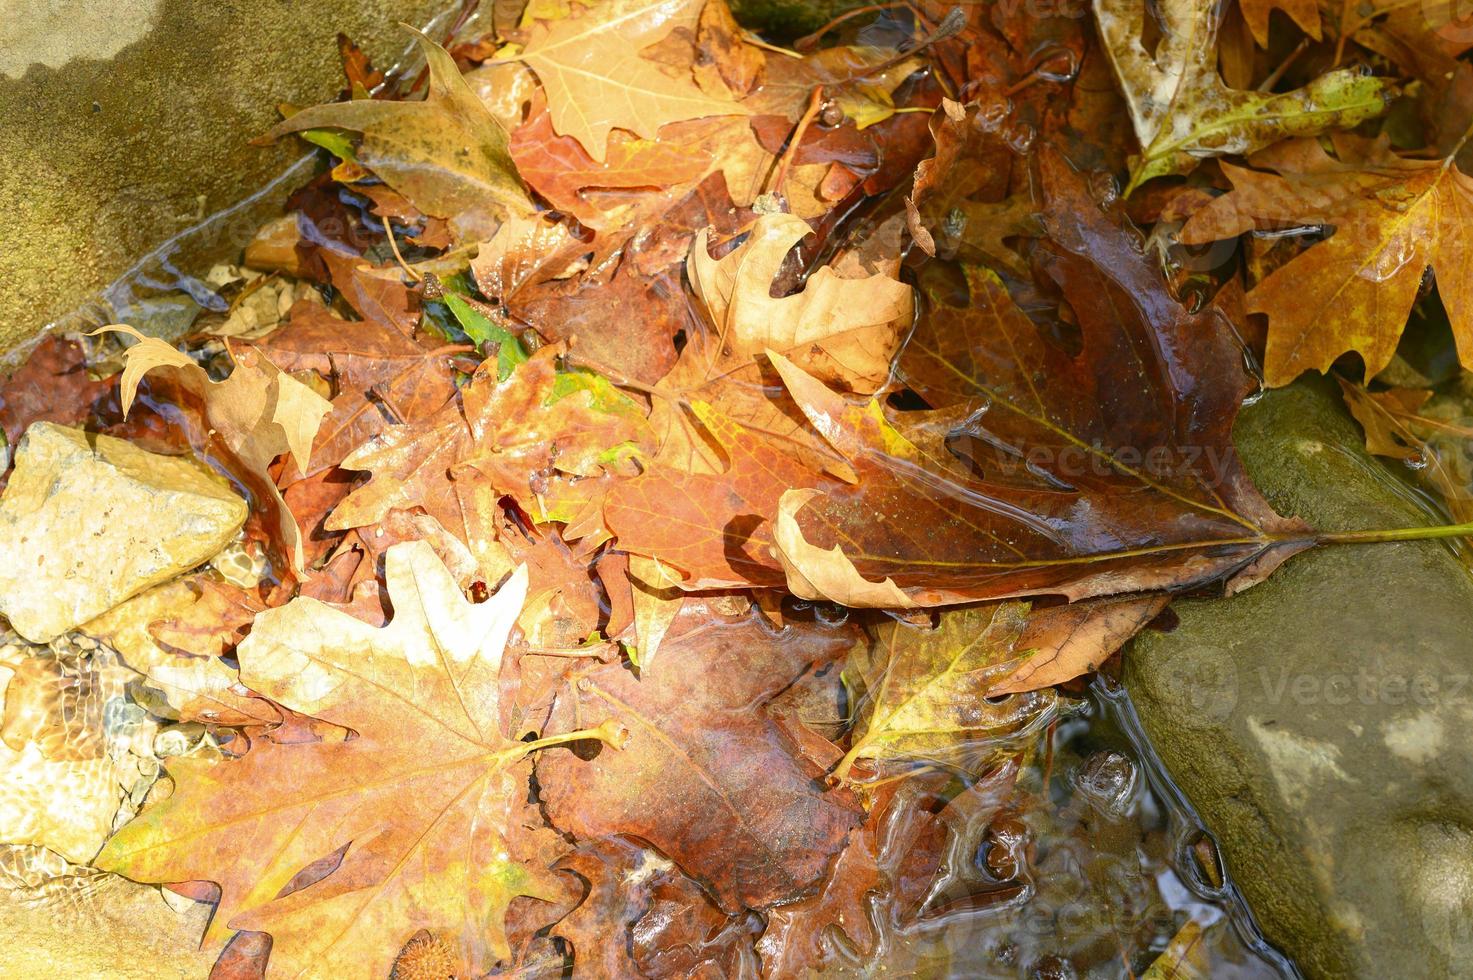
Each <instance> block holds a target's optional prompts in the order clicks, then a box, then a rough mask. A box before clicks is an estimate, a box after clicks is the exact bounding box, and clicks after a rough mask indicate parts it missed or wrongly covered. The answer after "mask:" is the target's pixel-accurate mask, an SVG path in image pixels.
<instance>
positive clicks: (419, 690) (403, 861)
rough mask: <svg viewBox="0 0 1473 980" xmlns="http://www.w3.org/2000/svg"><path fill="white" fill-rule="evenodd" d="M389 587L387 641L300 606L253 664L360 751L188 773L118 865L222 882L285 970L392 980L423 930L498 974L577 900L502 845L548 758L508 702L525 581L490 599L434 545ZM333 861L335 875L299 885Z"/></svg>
mask: <svg viewBox="0 0 1473 980" xmlns="http://www.w3.org/2000/svg"><path fill="white" fill-rule="evenodd" d="M386 575H387V579H388V582H389V594H390V596H391V598H392V600H393V602H394V607H395V615H394V619H393V620H392V621H391V622H390V624H389V625H388V626H386V627H384V628H383V629H375V628H373V627H371V626H368V625H366V624H364V623H362V622H360V621H358V620H357V619H354V618H353V617H351V616H348V615H346V614H344V613H341V612H337V611H335V610H333V609H330V608H329V607H327V606H325V605H323V604H322V603H320V602H317V601H316V600H313V599H297V600H295V601H293V602H292V603H290V604H289V605H287V606H283V607H281V608H279V609H274V610H268V611H267V612H264V613H262V614H261V615H260V616H259V617H257V620H256V624H255V627H254V629H253V630H252V632H251V635H250V637H248V638H247V639H246V641H245V642H244V643H242V644H241V647H240V651H239V659H240V664H241V674H242V678H243V680H244V681H245V683H246V684H248V685H249V686H250V687H251V688H252V689H253V690H257V691H259V692H260V693H262V694H265V695H267V696H268V697H271V698H272V699H273V700H276V701H279V702H281V703H282V704H284V705H287V706H288V707H290V708H292V709H294V710H298V711H303V712H307V713H310V714H312V715H314V716H316V717H318V718H321V719H323V720H325V721H328V722H331V723H333V724H340V725H343V726H345V727H348V728H351V729H352V730H353V732H354V733H355V737H354V738H351V739H348V740H346V741H341V742H308V743H300V744H291V745H281V744H276V743H273V742H270V741H258V742H257V743H256V744H255V745H253V746H252V748H251V750H250V751H249V752H247V753H246V755H245V756H243V757H242V758H240V759H233V760H227V761H224V762H220V763H212V762H208V761H205V760H201V759H176V760H173V761H172V762H171V763H170V767H169V774H170V776H171V777H172V778H173V780H174V782H175V791H174V793H173V795H171V796H170V797H169V798H168V799H165V800H162V801H160V802H158V803H156V804H154V805H153V806H151V807H149V808H148V809H147V810H146V811H145V812H144V813H143V814H142V815H141V816H140V817H139V818H138V819H137V820H135V821H133V822H132V823H130V824H129V825H128V826H127V827H125V828H124V829H123V830H122V831H121V832H120V833H118V834H117V835H115V836H114V837H113V839H112V840H111V841H110V842H109V843H108V845H107V848H106V849H105V850H104V852H103V853H102V854H101V855H100V856H99V858H98V864H99V866H101V867H105V868H108V869H110V870H114V871H118V872H120V873H123V874H125V875H127V876H129V877H132V878H135V879H138V880H144V881H183V880H194V879H204V880H213V881H215V882H217V883H218V884H219V886H220V889H221V898H220V905H219V909H218V910H217V912H216V916H215V924H214V925H213V926H212V930H211V935H212V937H213V938H214V939H215V940H218V939H220V938H221V933H222V932H224V931H225V930H226V929H227V928H238V929H246V930H250V931H257V932H266V933H269V934H270V935H271V936H272V939H273V942H272V951H271V965H272V969H273V971H277V970H280V971H283V972H285V973H288V974H292V975H297V974H301V973H303V972H310V973H315V972H319V971H323V970H327V971H330V972H333V973H337V974H341V975H350V974H352V975H356V974H359V973H363V974H372V975H376V976H386V975H387V974H388V972H389V969H390V967H391V966H392V965H393V962H394V959H395V957H396V956H397V955H398V953H399V950H400V947H401V946H402V945H403V944H404V942H405V941H407V940H408V939H409V938H410V936H411V935H413V933H414V932H415V930H417V929H431V930H436V931H443V933H444V934H445V935H447V936H451V937H455V939H454V941H455V942H456V943H457V944H458V946H459V951H460V953H461V955H462V956H464V957H465V959H466V962H467V963H469V964H471V965H472V966H473V967H474V968H476V969H477V970H482V971H484V970H485V969H488V968H489V967H490V966H492V965H493V964H494V963H495V962H496V961H497V960H500V959H503V958H505V957H507V956H508V955H509V952H510V951H509V949H508V947H507V943H506V939H505V934H504V931H503V929H504V927H503V924H502V923H503V919H504V917H505V915H506V910H507V906H508V905H509V903H510V902H511V900H512V899H513V898H514V897H516V896H518V895H529V896H533V897H551V896H554V895H556V894H558V893H559V892H560V886H559V885H558V884H557V883H556V882H555V881H554V876H553V874H552V872H551V871H550V870H548V869H547V868H545V867H535V866H532V867H529V866H526V865H523V864H521V863H519V862H517V861H515V860H513V859H511V858H509V857H508V855H506V854H505V847H506V845H505V843H504V840H503V836H502V835H503V832H504V831H503V829H502V828H503V827H504V824H505V822H506V820H507V819H508V814H509V811H510V807H511V798H512V796H513V794H514V793H516V792H517V785H516V783H517V781H516V779H514V778H513V777H512V774H511V767H512V766H513V765H514V764H515V763H516V762H517V761H518V760H520V759H522V758H524V757H526V755H527V754H528V753H529V752H532V751H534V750H535V749H537V748H538V747H539V744H538V743H534V742H517V741H513V740H511V739H510V738H508V737H507V736H505V735H503V734H502V729H501V718H500V709H499V696H498V694H497V685H498V676H499V674H500V670H501V654H502V649H503V647H504V646H505V644H506V639H507V636H508V634H509V632H510V631H511V629H512V626H513V623H514V621H515V619H516V615H517V613H518V612H519V611H520V608H521V604H522V600H523V597H524V595H525V589H526V579H525V576H524V575H518V576H514V577H513V578H512V580H511V581H510V582H508V583H507V584H506V585H504V586H503V587H502V588H501V590H500V591H498V592H497V594H496V596H495V597H494V598H493V599H492V600H491V601H489V602H486V603H483V604H480V605H472V604H471V603H468V602H467V601H466V600H465V599H464V598H463V597H462V595H461V593H460V590H459V589H458V588H456V586H455V583H454V582H453V581H452V580H451V578H450V575H449V573H448V572H447V571H446V570H445V568H444V566H443V565H442V564H441V563H440V561H439V559H437V558H436V557H435V555H434V552H433V551H432V550H431V549H430V547H429V546H428V545H427V544H423V543H413V544H405V545H400V546H398V547H397V548H395V549H391V551H390V553H389V555H388V559H387V571H386ZM609 731H611V729H605V730H604V731H603V732H600V733H599V734H601V735H602V734H607V733H608V732H609ZM568 737H569V738H578V737H586V735H585V734H584V733H569V735H568ZM556 741H557V740H556V739H555V740H553V741H552V742H549V743H547V744H555V743H556ZM324 859H327V860H328V862H329V864H328V866H327V871H326V874H318V875H316V876H315V878H314V879H313V880H312V881H311V883H309V884H306V885H305V886H304V887H300V888H298V889H295V890H293V889H291V888H289V887H288V886H289V884H290V883H291V882H293V880H294V879H295V878H296V876H297V875H298V874H299V873H301V872H302V871H303V870H304V869H306V868H308V867H309V866H311V865H313V863H314V862H319V861H323V860H324Z"/></svg>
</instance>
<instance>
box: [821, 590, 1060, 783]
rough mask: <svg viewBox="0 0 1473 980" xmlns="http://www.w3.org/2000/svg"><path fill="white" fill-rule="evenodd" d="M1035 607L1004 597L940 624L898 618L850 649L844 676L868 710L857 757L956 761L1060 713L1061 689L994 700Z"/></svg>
mask: <svg viewBox="0 0 1473 980" xmlns="http://www.w3.org/2000/svg"><path fill="white" fill-rule="evenodd" d="M1028 614H1029V604H1028V603H1026V602H999V603H992V604H989V605H985V606H972V607H969V608H964V609H957V610H950V611H947V612H943V613H941V614H940V622H939V623H938V625H937V626H936V628H935V629H924V628H921V627H918V626H912V625H910V624H908V623H903V622H898V621H891V622H887V623H885V624H884V625H883V626H880V627H878V628H877V629H876V630H875V631H874V635H873V636H872V637H870V638H867V639H865V640H861V641H860V643H859V644H858V645H856V646H855V648H854V649H853V650H852V651H851V652H850V655H849V663H848V664H847V665H846V667H845V669H844V674H843V679H844V685H845V688H846V690H847V691H848V692H849V694H850V697H851V699H852V701H851V703H854V704H857V705H858V706H859V709H858V713H857V715H856V717H855V719H854V727H853V729H852V731H851V733H850V747H849V752H848V753H847V754H846V755H845V756H844V758H843V760H842V761H840V763H839V765H838V766H837V767H836V768H835V769H834V772H833V775H832V777H831V778H832V779H834V780H835V781H839V780H844V779H847V778H849V772H850V770H851V768H852V767H853V765H854V763H855V762H858V761H859V760H861V759H866V760H870V761H873V762H879V763H884V762H893V761H920V760H928V761H937V762H948V761H954V760H955V759H956V757H957V756H958V754H959V753H960V752H961V751H962V750H964V749H966V748H967V745H968V743H974V744H975V743H976V742H977V741H978V740H980V739H987V740H988V741H995V740H1005V739H1008V738H1011V737H1013V736H1017V735H1019V734H1021V733H1023V732H1028V731H1032V730H1033V729H1034V728H1036V727H1037V725H1038V724H1039V723H1041V722H1042V721H1045V720H1047V719H1048V718H1050V717H1052V715H1053V709H1054V706H1055V704H1056V703H1057V695H1056V694H1055V693H1054V692H1053V691H1052V690H1046V691H1031V692H1028V693H1026V694H1015V695H1009V696H1007V697H1005V698H1002V699H1000V700H997V701H995V702H994V701H988V700H986V698H985V697H984V695H985V694H986V692H987V690H988V689H989V688H990V687H992V685H993V684H995V683H996V682H998V681H1000V680H1002V679H1003V678H1004V677H1006V676H1007V675H1008V673H1009V672H1010V671H1011V670H1012V669H1013V668H1014V667H1016V666H1017V661H1018V658H1019V657H1021V656H1024V655H1026V653H1027V651H1025V650H1020V649H1018V646H1019V640H1020V639H1021V638H1022V636H1023V629H1024V627H1025V626H1026V625H1027V623H1028Z"/></svg>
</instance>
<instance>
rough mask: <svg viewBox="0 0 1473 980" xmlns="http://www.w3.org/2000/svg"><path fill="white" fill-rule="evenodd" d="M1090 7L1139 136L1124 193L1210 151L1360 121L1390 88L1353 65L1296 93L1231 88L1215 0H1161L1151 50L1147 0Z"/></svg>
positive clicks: (1187, 166) (1383, 103)
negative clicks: (1145, 35) (1221, 71)
mask: <svg viewBox="0 0 1473 980" xmlns="http://www.w3.org/2000/svg"><path fill="white" fill-rule="evenodd" d="M1094 9H1095V17H1096V19H1097V20H1098V21H1099V26H1100V36H1101V37H1102V38H1103V39H1104V42H1105V50H1106V52H1107V53H1108V54H1109V57H1110V64H1111V65H1112V66H1113V67H1114V69H1115V77H1116V78H1117V79H1118V80H1119V82H1120V89H1121V91H1122V92H1123V93H1124V95H1125V101H1126V104H1127V105H1128V106H1129V108H1130V117H1131V121H1132V122H1133V123H1134V124H1135V134H1136V137H1137V138H1138V139H1139V140H1140V144H1141V154H1140V156H1139V157H1138V158H1136V159H1135V160H1134V162H1133V165H1132V167H1131V176H1130V187H1129V188H1128V189H1127V191H1126V193H1129V192H1130V191H1131V190H1134V189H1135V188H1136V187H1139V186H1140V185H1141V184H1143V183H1145V182H1146V181H1147V180H1150V179H1151V178H1152V177H1163V176H1166V175H1169V174H1182V173H1186V172H1188V171H1189V170H1191V169H1192V168H1193V167H1195V166H1196V165H1197V163H1198V162H1199V161H1200V160H1203V159H1205V158H1207V157H1215V156H1223V155H1224V154H1229V153H1245V154H1246V153H1252V152H1253V151H1254V150H1257V149H1261V148H1262V147H1265V146H1267V145H1269V144H1270V143H1274V142H1277V141H1278V140H1280V139H1283V138H1285V137H1287V136H1314V135H1316V134H1318V133H1323V132H1325V131H1326V130H1330V129H1345V128H1349V127H1351V126H1355V125H1358V124H1359V123H1361V122H1364V121H1365V120H1367V119H1371V118H1373V117H1375V116H1378V115H1380V114H1381V113H1382V112H1384V111H1385V110H1386V107H1387V106H1388V105H1389V104H1390V102H1391V96H1392V95H1393V93H1394V92H1395V88H1394V87H1393V86H1392V84H1391V83H1390V82H1388V81H1387V80H1386V79H1384V78H1371V77H1369V76H1367V75H1364V74H1362V73H1360V72H1358V71H1354V70H1351V69H1340V70H1338V71H1332V72H1328V73H1326V74H1324V75H1321V76H1319V77H1318V78H1316V79H1315V80H1314V81H1312V82H1310V83H1309V84H1308V85H1306V86H1304V87H1303V88H1298V89H1295V90H1293V91H1292V92H1281V93H1274V92H1248V91H1243V90H1240V89H1233V88H1229V87H1228V86H1227V85H1225V84H1224V83H1223V81H1222V77H1221V76H1220V75H1218V73H1217V46H1216V42H1217V15H1218V4H1217V2H1216V0H1161V2H1160V3H1158V4H1157V5H1156V6H1155V14H1156V16H1157V17H1158V19H1159V22H1160V29H1161V41H1160V43H1159V44H1158V45H1157V46H1156V49H1155V51H1154V52H1151V51H1147V50H1146V47H1145V45H1144V44H1143V43H1142V31H1143V30H1144V27H1145V19H1146V0H1094Z"/></svg>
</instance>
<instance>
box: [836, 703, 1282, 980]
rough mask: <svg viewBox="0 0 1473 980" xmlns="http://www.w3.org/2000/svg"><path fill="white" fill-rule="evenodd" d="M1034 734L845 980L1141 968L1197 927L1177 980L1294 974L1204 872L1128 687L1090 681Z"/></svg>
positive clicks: (1198, 835) (1190, 828) (1227, 890)
mask: <svg viewBox="0 0 1473 980" xmlns="http://www.w3.org/2000/svg"><path fill="white" fill-rule="evenodd" d="M1039 742H1040V745H1039V746H1037V748H1038V749H1039V751H1035V752H1033V753H1031V755H1032V758H1033V759H1034V761H1033V762H1031V763H1030V764H1029V765H1026V766H1025V767H1023V768H1022V770H1021V771H1019V772H1018V774H1017V777H1016V783H1015V784H1014V789H1013V791H1012V792H1011V793H1010V794H1008V795H1007V796H1006V798H1005V801H1004V802H1002V803H1001V805H1000V806H999V807H998V808H997V809H996V811H995V812H994V813H992V814H983V815H981V816H982V819H979V820H975V821H972V822H970V824H969V825H967V826H965V827H960V828H959V827H957V826H955V825H954V826H953V839H952V840H951V842H950V844H949V847H948V859H947V861H945V862H944V863H943V868H942V872H941V874H940V875H939V877H938V879H937V881H936V882H935V883H934V884H933V885H932V889H931V893H930V895H929V897H928V900H927V902H926V905H925V910H924V911H923V912H922V913H921V915H920V916H919V917H918V920H917V921H916V922H914V923H913V924H910V925H907V926H903V927H900V928H898V929H896V930H894V931H893V933H891V934H890V936H889V943H888V945H889V949H888V950H886V954H887V955H880V956H873V957H866V958H862V959H861V958H859V957H854V958H852V959H851V962H850V963H849V964H848V965H847V968H846V969H845V970H844V971H843V974H844V975H849V976H880V975H886V976H927V977H988V978H991V977H997V978H1003V977H1030V978H1032V977H1038V978H1070V977H1095V978H1106V977H1139V976H1141V975H1142V974H1143V973H1144V972H1145V971H1146V970H1147V969H1148V968H1149V967H1150V965H1151V963H1152V962H1153V961H1154V960H1155V959H1156V957H1157V956H1158V955H1159V954H1160V953H1161V952H1162V951H1164V950H1165V949H1166V947H1167V945H1168V943H1170V942H1171V940H1172V937H1173V936H1175V935H1176V934H1177V933H1178V932H1179V931H1180V930H1182V928H1183V927H1184V926H1186V925H1187V923H1188V922H1191V923H1195V924H1196V926H1197V927H1200V929H1201V930H1202V934H1201V939H1200V941H1199V945H1198V950H1199V956H1200V958H1199V959H1198V960H1197V961H1196V962H1195V964H1194V965H1196V966H1197V967H1198V971H1199V972H1196V973H1187V972H1184V973H1181V974H1179V976H1212V977H1215V978H1218V977H1226V978H1233V980H1247V978H1270V977H1285V978H1288V977H1298V976H1299V975H1300V974H1299V973H1298V971H1297V970H1296V969H1295V968H1294V966H1293V965H1292V964H1291V963H1289V962H1288V961H1287V960H1286V959H1284V958H1283V957H1282V956H1280V955H1279V954H1278V953H1277V952H1276V951H1274V950H1273V949H1272V948H1271V947H1269V946H1268V945H1267V944H1266V943H1265V942H1264V940H1263V939H1262V937H1261V936H1260V935H1259V934H1258V931H1257V929H1256V927H1255V926H1254V924H1253V922H1252V919H1251V916H1250V915H1249V913H1248V910H1247V908H1246V906H1245V905H1244V903H1243V900H1242V898H1241V896H1240V895H1239V894H1238V892H1237V890H1236V888H1234V887H1233V885H1232V883H1231V882H1230V881H1219V882H1218V883H1217V884H1214V883H1213V882H1212V881H1211V880H1210V879H1211V878H1212V877H1213V876H1214V875H1215V874H1219V873H1220V872H1218V871H1216V869H1215V867H1214V866H1215V862H1216V857H1215V848H1214V847H1213V846H1212V844H1211V838H1210V837H1209V836H1207V835H1206V834H1205V832H1204V831H1203V829H1202V827H1201V824H1200V822H1199V821H1198V819H1197V817H1196V816H1195V814H1194V813H1192V811H1191V809H1190V807H1189V805H1188V804H1187V803H1186V802H1185V800H1184V798H1183V797H1182V796H1181V793H1180V791H1179V790H1177V789H1176V787H1175V786H1174V785H1173V784H1172V783H1171V782H1170V780H1169V778H1168V777H1167V775H1166V773H1165V772H1164V771H1163V770H1162V769H1161V767H1160V765H1159V763H1158V762H1157V760H1156V759H1155V757H1154V754H1153V753H1152V751H1151V750H1150V747H1149V746H1148V745H1147V744H1146V742H1145V739H1144V737H1143V735H1142V734H1141V731H1140V726H1139V723H1138V722H1137V720H1136V718H1135V713H1134V709H1133V708H1132V707H1131V704H1130V699H1129V697H1128V695H1127V694H1126V693H1125V691H1124V690H1123V689H1120V688H1118V686H1115V685H1113V684H1112V683H1110V682H1109V681H1106V680H1104V679H1097V680H1096V681H1095V682H1094V684H1092V685H1091V687H1090V689H1089V691H1088V695H1087V697H1086V698H1084V699H1082V700H1079V701H1077V702H1076V704H1075V708H1074V710H1073V711H1072V712H1070V713H1068V714H1067V715H1066V716H1064V717H1063V719H1062V720H1061V721H1060V722H1059V723H1058V724H1057V725H1056V726H1054V728H1053V730H1052V731H1051V733H1044V734H1041V735H1040V736H1039ZM1050 743H1051V746H1052V752H1051V753H1050V752H1048V751H1047V750H1046V746H1047V745H1048V744H1050ZM958 830H960V831H961V832H960V833H957V831H958ZM1204 859H1205V861H1206V862H1207V865H1208V867H1209V868H1211V870H1204V868H1203V861H1204ZM1189 928H1190V927H1189Z"/></svg>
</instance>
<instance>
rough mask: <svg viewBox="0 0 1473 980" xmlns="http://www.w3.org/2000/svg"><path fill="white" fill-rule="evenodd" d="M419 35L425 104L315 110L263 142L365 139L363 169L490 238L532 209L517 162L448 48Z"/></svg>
mask: <svg viewBox="0 0 1473 980" xmlns="http://www.w3.org/2000/svg"><path fill="white" fill-rule="evenodd" d="M410 30H413V29H412V28H410ZM414 34H415V35H416V36H417V37H418V38H419V45H420V50H421V51H423V53H424V56H425V61H426V62H427V63H428V65H429V90H428V92H427V93H426V96H425V98H424V100H423V101H420V102H390V101H384V100H379V99H371V98H370V99H354V100H352V101H351V102H337V103H330V104H328V105H320V106H315V107H313V108H311V109H303V110H302V111H301V112H298V113H296V114H295V115H293V116H291V117H290V118H288V119H286V120H285V121H283V122H281V123H280V124H278V125H277V126H276V128H275V129H273V130H271V132H269V133H268V134H266V137H265V138H266V139H277V138H279V137H281V136H285V135H286V134H288V133H300V132H303V131H305V130H312V129H348V130H353V131H355V132H359V133H362V134H363V138H362V142H361V143H360V144H359V145H358V148H357V150H356V151H355V154H354V155H355V159H356V160H357V162H358V163H360V164H362V165H363V166H365V167H367V168H369V169H370V170H372V171H373V172H374V173H376V174H377V175H378V176H379V177H381V178H383V180H384V181H385V183H387V184H388V185H389V186H390V187H393V188H394V189H395V190H397V191H398V192H399V193H401V194H403V195H404V196H405V197H406V198H408V199H409V200H410V202H412V203H413V204H414V206H415V207H416V208H418V209H419V210H420V211H422V212H424V213H425V214H432V215H438V216H439V217H442V218H450V219H452V220H453V221H454V222H455V223H456V224H457V225H459V226H461V227H462V228H465V229H466V230H467V231H468V232H470V233H471V234H474V233H476V232H484V233H489V232H490V231H491V230H492V229H494V228H495V223H496V220H497V219H498V218H500V217H502V216H504V215H505V213H507V212H508V211H509V212H510V213H512V214H522V213H528V212H531V211H533V210H535V208H534V207H533V205H532V202H531V200H530V199H529V198H528V197H527V192H526V191H525V190H524V189H523V188H522V182H521V180H520V178H518V177H517V172H516V167H515V166H514V165H513V164H512V160H511V155H510V153H509V152H508V150H507V134H506V130H505V129H503V128H502V125H501V123H500V122H498V121H497V119H496V117H495V116H493V115H492V114H491V112H490V110H488V109H487V108H486V106H485V105H484V104H483V103H482V102H481V100H480V99H479V98H477V97H476V94H475V92H473V91H472V90H471V88H470V86H469V85H467V84H466V81H465V79H464V78H462V77H461V74H460V69H459V68H457V67H456V65H455V61H454V59H452V58H451V57H450V55H449V54H448V53H446V51H445V49H444V48H442V47H440V46H439V45H438V44H436V43H435V42H433V41H431V40H430V39H429V38H427V37H425V36H424V35H423V34H420V33H419V32H418V31H414Z"/></svg>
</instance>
